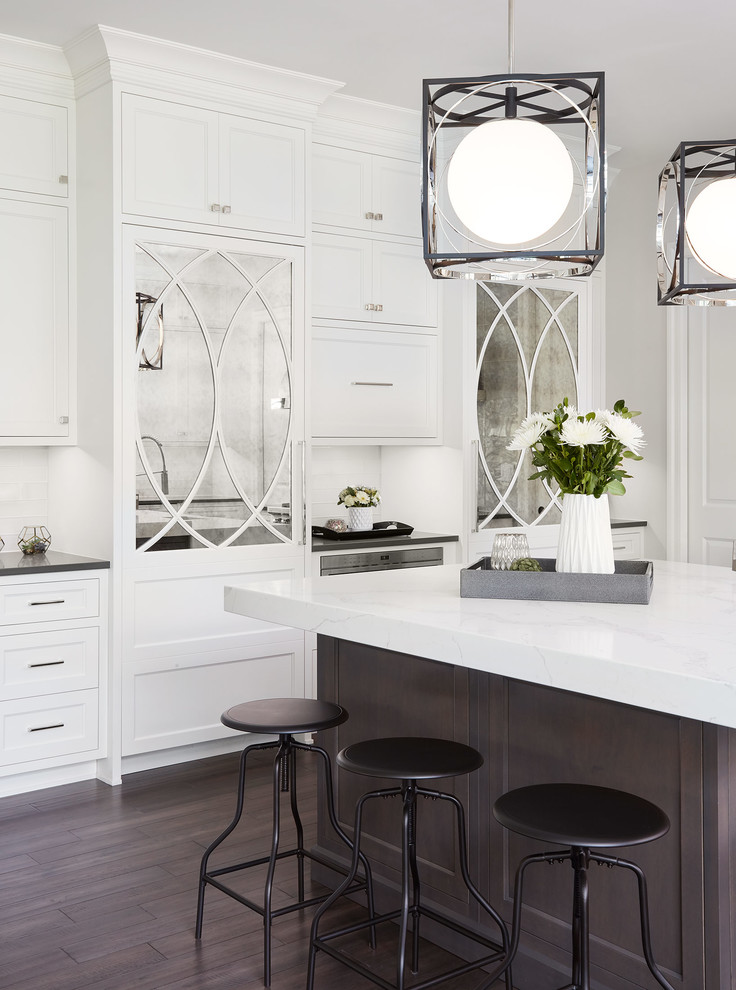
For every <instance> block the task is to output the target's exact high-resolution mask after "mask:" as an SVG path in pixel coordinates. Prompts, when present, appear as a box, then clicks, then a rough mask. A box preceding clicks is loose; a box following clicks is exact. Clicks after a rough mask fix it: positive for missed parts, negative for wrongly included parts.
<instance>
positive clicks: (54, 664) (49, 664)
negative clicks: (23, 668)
mask: <svg viewBox="0 0 736 990" xmlns="http://www.w3.org/2000/svg"><path fill="white" fill-rule="evenodd" d="M62 663H64V661H63V660H44V661H43V662H42V663H29V664H28V666H29V668H33V667H58V666H59V664H62Z"/></svg>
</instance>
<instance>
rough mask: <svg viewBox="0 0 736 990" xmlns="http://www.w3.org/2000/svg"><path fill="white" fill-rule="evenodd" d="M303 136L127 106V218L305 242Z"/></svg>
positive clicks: (133, 100)
mask: <svg viewBox="0 0 736 990" xmlns="http://www.w3.org/2000/svg"><path fill="white" fill-rule="evenodd" d="M304 149H305V132H304V129H303V128H301V127H292V126H290V125H288V124H280V123H279V124H277V123H273V122H271V121H263V120H256V119H251V118H250V117H240V116H238V115H236V114H228V113H217V112H216V111H214V110H206V109H202V108H200V107H188V106H183V105H180V104H178V103H170V102H167V101H166V100H155V99H149V98H146V97H139V96H125V97H124V99H123V211H124V212H125V213H135V214H139V215H142V216H149V217H161V218H163V219H166V220H184V221H187V222H189V223H207V224H218V225H220V226H223V227H234V228H238V229H243V230H258V231H269V232H272V233H276V234H293V235H297V236H300V237H301V236H304V210H305V205H304V204H305V194H304V184H305V179H304V176H305V158H304V156H305V151H304Z"/></svg>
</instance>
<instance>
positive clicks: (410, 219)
mask: <svg viewBox="0 0 736 990" xmlns="http://www.w3.org/2000/svg"><path fill="white" fill-rule="evenodd" d="M419 194H420V166H419V164H418V163H417V162H411V161H406V160H404V159H401V158H389V157H387V156H385V155H369V154H366V153H365V152H362V151H353V150H351V149H349V148H338V147H333V146H332V145H325V144H315V145H314V146H313V151H312V221H313V223H315V224H326V225H328V226H331V227H346V228H350V229H352V230H357V231H371V232H373V233H377V234H398V235H400V236H404V237H421V233H422V230H421V215H420V205H419V204H420V195H419Z"/></svg>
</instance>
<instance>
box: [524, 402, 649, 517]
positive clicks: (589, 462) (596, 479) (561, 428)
mask: <svg viewBox="0 0 736 990" xmlns="http://www.w3.org/2000/svg"><path fill="white" fill-rule="evenodd" d="M638 415H639V413H637V412H631V411H630V410H629V409H627V408H626V403H625V402H624V400H623V399H619V401H618V402H617V403H616V404H615V406H614V407H613V412H611V411H610V410H608V409H602V410H601V409H597V410H596V411H595V412H589V413H579V412H578V411H577V409H574V408H573V407H572V406H569V405H568V402H567V399H564V400H563V401H562V402H561V403H560V404H559V405H558V406H557V408H556V409H553V410H552V412H542V413H532V415H531V416H527V418H526V419H525V420H524V421H523V422H522V424H521V426H520V427H519V429H518V430H517V431H516V433H515V434H514V436H513V438H512V440H511V443H510V444H509V445H508V446H507V448H506V449H507V450H522V451H523V450H529V451H531V457H532V464H533V465H534V466H535V467H537V468H540V470H539V471H537V472H536V473H535V474H533V475H531V476H530V478H529V480H530V481H532V480H534V479H536V478H541V479H543V480H544V481H547V482H549V483H555V482H556V483H557V485H559V488H560V492H561V493H562V494H563V495H568V494H576V495H593V496H595V498H600V497H601V495H603V494H609V495H623V494H624V493H625V491H626V489H625V488H624V484H623V479H624V478H630V477H631V475H630V474H627V472H626V471H625V470H624V468H623V467H622V464H623V460H624V458H628V459H630V460H634V461H640V460H642V457H641V455H640V454H639V451H640V450H641V448H642V447H643V446H644V444H645V440H644V434H643V433H642V430H641V427H640V426H638V425H637V424H636V423H634V422H632V417H634V416H638Z"/></svg>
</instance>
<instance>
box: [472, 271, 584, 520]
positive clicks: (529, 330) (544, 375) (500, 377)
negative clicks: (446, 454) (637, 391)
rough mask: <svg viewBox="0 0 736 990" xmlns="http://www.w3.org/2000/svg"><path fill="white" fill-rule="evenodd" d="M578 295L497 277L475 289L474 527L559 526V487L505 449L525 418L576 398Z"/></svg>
mask: <svg viewBox="0 0 736 990" xmlns="http://www.w3.org/2000/svg"><path fill="white" fill-rule="evenodd" d="M579 302H580V296H579V292H578V291H577V290H576V289H575V288H572V289H555V288H546V287H545V288H538V287H536V286H534V287H532V286H519V285H518V283H517V284H504V283H494V282H483V283H480V284H479V285H478V286H477V288H476V305H477V309H476V386H477V405H476V409H477V430H478V434H477V441H478V465H477V476H478V482H477V527H478V529H479V530H482V529H491V528H502V527H509V526H529V525H538V524H544V523H557V522H559V519H560V509H559V505H558V502H557V499H556V498H555V494H556V493H555V492H554V491H553V490H551V489H550V488H549V486H548V485H546V484H544V483H543V482H541V481H530V480H529V476H530V475H531V474H533V473H534V470H535V469H534V467H533V465H532V464H531V459H530V457H529V454H528V452H525V453H524V454H522V455H520V453H519V452H518V451H509V450H507V449H506V448H507V446H508V444H509V442H510V441H511V438H512V436H513V434H514V431H515V430H516V429H517V427H518V426H519V424H520V423H521V421H522V420H523V419H524V417H525V416H528V415H529V414H530V413H532V412H537V411H544V410H547V409H552V408H554V406H555V405H557V403H558V402H559V401H560V400H561V399H562V398H564V397H565V396H567V397H568V398H569V400H570V403H571V404H577V402H578V395H579V378H578V369H579V340H578V335H579V326H578V321H579V309H580V306H579Z"/></svg>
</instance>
